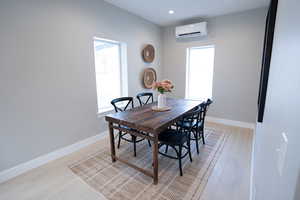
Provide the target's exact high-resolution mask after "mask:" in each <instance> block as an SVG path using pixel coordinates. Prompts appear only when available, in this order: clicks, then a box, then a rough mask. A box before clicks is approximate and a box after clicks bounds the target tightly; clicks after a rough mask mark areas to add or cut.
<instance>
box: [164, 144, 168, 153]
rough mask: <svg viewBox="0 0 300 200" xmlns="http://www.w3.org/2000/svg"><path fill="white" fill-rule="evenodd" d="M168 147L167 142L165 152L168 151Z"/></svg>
mask: <svg viewBox="0 0 300 200" xmlns="http://www.w3.org/2000/svg"><path fill="white" fill-rule="evenodd" d="M168 148H169V145H167V144H166V149H165V153H168Z"/></svg>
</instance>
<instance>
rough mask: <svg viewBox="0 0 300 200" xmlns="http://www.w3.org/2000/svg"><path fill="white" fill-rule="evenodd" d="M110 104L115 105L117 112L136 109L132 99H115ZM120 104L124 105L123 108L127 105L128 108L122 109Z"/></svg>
mask: <svg viewBox="0 0 300 200" xmlns="http://www.w3.org/2000/svg"><path fill="white" fill-rule="evenodd" d="M110 103H111V104H112V105H113V107H114V109H115V111H116V112H124V111H126V110H127V109H128V108H130V107H131V108H134V105H133V98H132V97H120V98H116V99H113V100H112V101H111V102H110ZM119 103H123V104H122V106H123V105H124V104H125V103H126V106H125V107H123V108H122V107H120V106H118V104H119ZM130 105H131V106H130Z"/></svg>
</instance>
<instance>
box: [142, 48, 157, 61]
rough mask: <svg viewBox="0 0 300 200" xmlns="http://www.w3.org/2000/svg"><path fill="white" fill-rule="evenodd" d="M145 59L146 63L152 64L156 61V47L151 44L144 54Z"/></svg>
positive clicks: (144, 50)
mask: <svg viewBox="0 0 300 200" xmlns="http://www.w3.org/2000/svg"><path fill="white" fill-rule="evenodd" d="M142 55H143V59H144V61H145V62H148V63H151V62H153V60H154V57H155V50H154V47H153V46H152V45H151V44H148V45H147V46H146V47H145V48H144V49H143V52H142Z"/></svg>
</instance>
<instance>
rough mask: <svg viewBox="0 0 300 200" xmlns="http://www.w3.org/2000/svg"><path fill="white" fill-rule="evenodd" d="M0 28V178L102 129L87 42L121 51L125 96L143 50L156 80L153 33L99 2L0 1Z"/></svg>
mask: <svg viewBox="0 0 300 200" xmlns="http://www.w3.org/2000/svg"><path fill="white" fill-rule="evenodd" d="M0 27H1V28H0V36H1V37H0V94H1V95H0V171H1V170H4V169H7V168H10V167H12V166H15V165H17V164H20V163H23V162H25V161H28V160H31V159H33V158H36V157H37V156H39V155H43V154H46V153H48V152H51V151H54V150H56V149H58V148H61V147H65V146H67V145H70V144H73V143H75V142H77V141H80V140H82V139H85V138H88V137H90V136H93V135H96V134H98V133H100V132H101V131H103V130H105V129H106V124H105V123H104V120H103V119H102V118H100V119H97V117H96V113H97V105H96V103H97V102H96V82H95V74H94V60H93V42H92V39H93V37H94V36H97V37H103V38H107V39H112V40H117V41H121V42H126V43H127V46H128V76H129V77H128V80H129V95H135V94H136V93H138V92H140V91H141V90H142V85H141V81H140V73H141V72H142V70H143V69H144V68H145V67H147V66H149V65H148V64H145V63H144V62H143V61H142V58H141V50H142V48H143V46H144V45H145V44H148V43H151V44H153V45H154V46H155V48H156V55H157V57H156V59H155V62H154V64H153V66H154V67H155V68H156V69H157V70H158V74H159V72H160V68H159V66H160V43H161V41H160V39H161V32H160V28H159V27H158V26H156V25H154V24H152V23H149V22H147V21H145V20H143V19H141V18H139V17H136V16H134V15H132V14H129V13H127V12H125V11H123V10H121V9H119V8H116V7H113V6H111V5H110V4H108V3H105V2H103V1H102V0H89V1H83V0H51V1H49V0H41V1H36V0H26V1H17V0H6V1H1V2H0ZM112 81H113V80H112Z"/></svg>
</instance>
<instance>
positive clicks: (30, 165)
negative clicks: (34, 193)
mask: <svg viewBox="0 0 300 200" xmlns="http://www.w3.org/2000/svg"><path fill="white" fill-rule="evenodd" d="M104 135H105V133H100V134H98V135H95V136H92V137H89V138H87V139H84V140H82V141H79V142H77V143H75V144H72V145H69V146H67V147H64V148H61V149H58V150H56V151H53V152H51V153H48V154H46V155H43V156H40V157H38V158H35V159H33V160H30V161H28V162H25V163H22V164H20V165H17V166H15V167H13V168H10V169H7V170H4V171H2V172H0V183H3V182H5V181H8V180H9V179H12V178H14V177H16V176H18V175H21V174H23V173H25V172H27V171H29V170H31V169H34V168H37V167H39V166H41V165H44V164H46V163H48V162H50V161H53V160H56V159H58V158H61V157H63V156H66V155H68V154H71V153H73V152H75V151H78V150H80V149H82V148H84V147H86V146H88V145H90V144H93V143H95V142H97V141H99V140H100V139H101V138H102V137H103V136H104Z"/></svg>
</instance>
